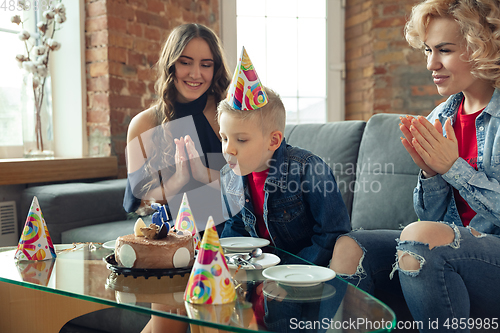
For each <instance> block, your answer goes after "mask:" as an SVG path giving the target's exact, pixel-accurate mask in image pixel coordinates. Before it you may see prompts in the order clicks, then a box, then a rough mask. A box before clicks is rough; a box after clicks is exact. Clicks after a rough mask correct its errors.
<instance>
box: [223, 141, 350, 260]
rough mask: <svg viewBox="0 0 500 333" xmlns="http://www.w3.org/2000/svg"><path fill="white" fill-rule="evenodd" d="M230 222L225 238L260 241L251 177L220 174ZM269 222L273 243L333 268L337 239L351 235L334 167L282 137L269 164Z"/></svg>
mask: <svg viewBox="0 0 500 333" xmlns="http://www.w3.org/2000/svg"><path fill="white" fill-rule="evenodd" d="M221 190H222V200H223V204H222V205H223V208H224V218H225V219H226V223H225V226H224V231H223V232H222V235H221V237H238V236H251V237H259V236H258V234H257V231H256V218H255V214H254V210H253V206H252V200H251V198H250V190H249V187H248V183H247V177H246V176H245V177H241V176H237V175H236V174H235V173H234V172H233V171H232V170H231V168H229V166H228V165H226V166H224V167H223V168H222V170H221ZM264 192H265V193H264V210H263V211H264V216H263V218H264V222H265V224H266V227H267V230H268V231H269V234H270V237H271V239H272V245H273V246H275V247H277V248H280V249H282V250H285V251H288V252H290V253H293V254H296V255H298V256H299V257H301V258H303V259H305V260H308V261H309V262H312V263H314V264H317V265H322V266H325V265H327V264H328V262H329V260H330V258H331V256H332V251H333V246H334V245H335V241H336V239H337V237H338V236H339V235H341V234H343V233H346V232H348V231H350V229H351V226H350V221H349V216H348V214H347V208H346V206H345V204H344V201H343V200H342V196H341V194H340V192H339V190H338V187H337V183H336V181H335V177H334V176H333V173H332V171H331V169H330V167H329V166H328V165H327V164H326V163H325V162H324V161H323V160H322V159H321V158H320V157H318V156H316V155H314V154H313V153H311V152H309V151H307V150H304V149H302V148H298V147H292V146H290V145H288V144H287V143H286V141H285V140H284V139H283V141H282V143H281V145H280V147H279V148H278V149H277V150H276V151H275V152H274V155H273V158H272V159H271V160H270V161H269V174H268V176H267V178H266V181H265V183H264Z"/></svg>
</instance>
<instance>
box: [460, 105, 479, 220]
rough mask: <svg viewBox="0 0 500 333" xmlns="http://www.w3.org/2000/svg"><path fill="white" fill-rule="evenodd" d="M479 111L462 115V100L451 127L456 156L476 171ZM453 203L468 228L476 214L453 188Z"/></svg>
mask: <svg viewBox="0 0 500 333" xmlns="http://www.w3.org/2000/svg"><path fill="white" fill-rule="evenodd" d="M483 110H484V109H482V110H479V111H477V112H474V113H472V114H463V111H464V100H462V103H460V106H459V108H458V112H457V121H456V122H455V124H454V125H453V129H454V130H455V136H456V137H457V141H458V156H460V157H461V158H463V159H464V160H465V161H467V163H469V164H470V166H472V167H473V168H474V169H476V170H477V137H476V118H477V116H478V115H479V114H481V112H482V111H483ZM453 192H454V195H455V202H456V204H457V208H458V213H459V214H460V217H461V219H462V223H463V225H464V226H468V225H469V223H470V220H472V218H473V217H474V216H476V212H475V211H473V210H472V208H470V206H469V204H468V203H467V202H466V201H465V200H464V198H462V196H461V195H460V193H459V192H458V190H457V189H455V188H453Z"/></svg>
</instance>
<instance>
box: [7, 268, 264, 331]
mask: <svg viewBox="0 0 500 333" xmlns="http://www.w3.org/2000/svg"><path fill="white" fill-rule="evenodd" d="M1 282H6V283H9V284H13V285H17V286H21V287H25V288H29V289H34V290H40V291H43V292H48V293H51V294H55V295H59V296H67V297H71V298H76V299H79V300H83V301H88V302H92V303H99V304H104V305H109V306H110V307H115V308H120V309H124V310H127V311H134V312H139V313H143V314H146V315H155V316H159V317H163V318H167V319H174V320H177V321H182V322H185V323H189V324H194V325H199V326H203V327H211V328H216V329H222V330H225V331H229V332H242V333H247V332H257V331H255V330H253V329H246V328H243V327H237V326H229V325H224V324H218V323H214V322H209V321H203V320H199V319H194V318H189V317H188V316H179V315H176V314H173V313H170V312H165V311H159V310H154V309H151V308H146V307H143V306H136V305H134V304H127V303H117V302H114V301H111V300H107V299H105V298H100V297H93V296H87V295H81V294H76V293H72V292H69V291H65V290H60V289H59V290H55V289H52V288H48V287H45V286H41V285H37V284H34V283H30V282H25V281H15V280H9V279H5V278H2V277H0V283H1ZM258 332H269V333H273V332H271V331H265V330H261V329H259V331H258Z"/></svg>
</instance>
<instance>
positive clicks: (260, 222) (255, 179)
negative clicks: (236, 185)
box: [247, 169, 271, 241]
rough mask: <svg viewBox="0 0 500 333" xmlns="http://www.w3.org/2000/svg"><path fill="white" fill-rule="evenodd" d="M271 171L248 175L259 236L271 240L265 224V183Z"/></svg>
mask: <svg viewBox="0 0 500 333" xmlns="http://www.w3.org/2000/svg"><path fill="white" fill-rule="evenodd" d="M268 174H269V169H266V170H264V171H260V172H252V173H250V174H249V175H248V177H247V180H248V186H249V187H250V196H251V197H252V204H253V209H254V213H255V217H256V218H257V234H258V235H259V237H261V238H265V239H267V240H269V241H270V240H271V237H270V236H269V230H267V227H266V224H265V223H264V183H265V182H266V179H267V175H268Z"/></svg>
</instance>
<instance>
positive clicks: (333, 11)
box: [220, 0, 345, 122]
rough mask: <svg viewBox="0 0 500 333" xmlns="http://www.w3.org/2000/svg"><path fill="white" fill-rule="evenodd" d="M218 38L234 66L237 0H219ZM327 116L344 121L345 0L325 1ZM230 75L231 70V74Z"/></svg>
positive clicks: (236, 57)
mask: <svg viewBox="0 0 500 333" xmlns="http://www.w3.org/2000/svg"><path fill="white" fill-rule="evenodd" d="M220 16H221V39H222V43H223V45H224V50H225V52H226V58H227V62H228V65H229V69H230V70H231V71H232V70H234V68H235V67H236V59H238V55H239V54H238V53H239V51H238V50H237V46H236V41H237V24H236V0H224V1H221V10H220ZM326 26H327V28H326V36H327V46H326V50H327V57H326V59H327V60H326V61H327V64H326V68H328V71H327V115H326V119H327V121H328V122H333V121H343V120H345V39H344V27H345V0H327V19H326ZM231 74H232V73H231Z"/></svg>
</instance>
